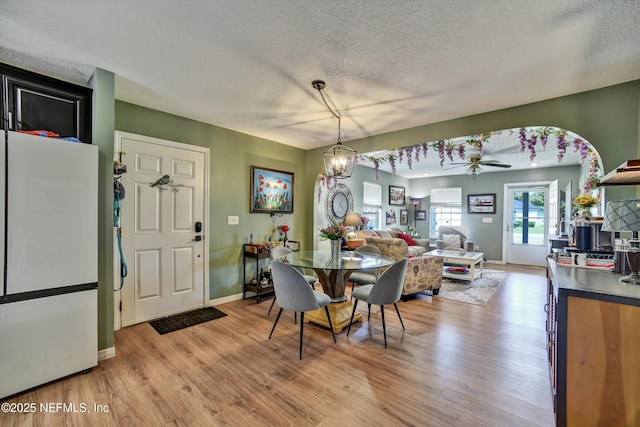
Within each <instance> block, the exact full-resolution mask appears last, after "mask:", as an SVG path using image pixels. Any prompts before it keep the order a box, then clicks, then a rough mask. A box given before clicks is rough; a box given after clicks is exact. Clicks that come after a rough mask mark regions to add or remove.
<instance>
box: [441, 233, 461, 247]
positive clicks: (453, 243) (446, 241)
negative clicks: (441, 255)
mask: <svg viewBox="0 0 640 427" xmlns="http://www.w3.org/2000/svg"><path fill="white" fill-rule="evenodd" d="M461 248H462V243H460V235H459V234H443V235H442V249H449V250H456V249H461Z"/></svg>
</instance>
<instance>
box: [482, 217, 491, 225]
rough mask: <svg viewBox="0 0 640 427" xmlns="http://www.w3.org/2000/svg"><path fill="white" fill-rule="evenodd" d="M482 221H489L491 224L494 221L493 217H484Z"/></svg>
mask: <svg viewBox="0 0 640 427" xmlns="http://www.w3.org/2000/svg"><path fill="white" fill-rule="evenodd" d="M482 222H485V223H489V224H490V223H492V222H493V218H482Z"/></svg>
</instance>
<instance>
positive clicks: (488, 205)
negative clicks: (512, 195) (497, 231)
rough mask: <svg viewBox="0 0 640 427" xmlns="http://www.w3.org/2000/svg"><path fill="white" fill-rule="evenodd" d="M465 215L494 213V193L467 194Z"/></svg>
mask: <svg viewBox="0 0 640 427" xmlns="http://www.w3.org/2000/svg"><path fill="white" fill-rule="evenodd" d="M467 213H471V214H494V213H496V193H493V194H467Z"/></svg>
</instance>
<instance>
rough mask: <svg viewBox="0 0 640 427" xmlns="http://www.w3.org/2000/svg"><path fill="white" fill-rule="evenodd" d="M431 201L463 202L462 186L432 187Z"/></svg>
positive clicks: (445, 202) (442, 203)
mask: <svg viewBox="0 0 640 427" xmlns="http://www.w3.org/2000/svg"><path fill="white" fill-rule="evenodd" d="M429 203H431V204H432V205H433V204H439V205H444V204H447V205H448V204H457V205H460V204H462V187H449V188H432V189H431V191H429Z"/></svg>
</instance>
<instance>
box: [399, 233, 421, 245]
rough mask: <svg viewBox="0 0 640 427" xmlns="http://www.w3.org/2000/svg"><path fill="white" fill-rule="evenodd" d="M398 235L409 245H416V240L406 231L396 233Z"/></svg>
mask: <svg viewBox="0 0 640 427" xmlns="http://www.w3.org/2000/svg"><path fill="white" fill-rule="evenodd" d="M398 237H399V238H401V239H402V240H404V241H405V242H407V245H409V246H418V244H417V243H416V241H415V240H413V238H412V237H411V236H409V235H408V234H407V233H398Z"/></svg>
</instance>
